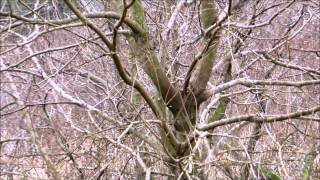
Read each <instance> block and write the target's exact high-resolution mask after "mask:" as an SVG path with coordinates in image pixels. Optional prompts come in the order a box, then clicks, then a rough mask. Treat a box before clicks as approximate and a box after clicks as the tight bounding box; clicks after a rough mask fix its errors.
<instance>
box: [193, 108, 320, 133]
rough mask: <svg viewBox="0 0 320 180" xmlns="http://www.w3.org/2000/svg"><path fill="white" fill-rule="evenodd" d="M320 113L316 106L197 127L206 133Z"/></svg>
mask: <svg viewBox="0 0 320 180" xmlns="http://www.w3.org/2000/svg"><path fill="white" fill-rule="evenodd" d="M319 111H320V106H316V107H313V108H310V109H306V110H303V111H298V112H295V113H288V114H281V115H277V116H262V115H256V114H249V115H243V116H236V117H231V118H226V119H221V120H220V121H216V122H212V123H209V124H207V125H205V126H202V127H198V129H199V130H201V131H207V130H210V129H214V128H216V127H219V126H224V125H228V124H233V123H236V122H242V121H248V122H258V123H271V122H276V121H284V120H287V119H291V118H298V117H301V116H306V115H311V114H315V113H316V112H319Z"/></svg>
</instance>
